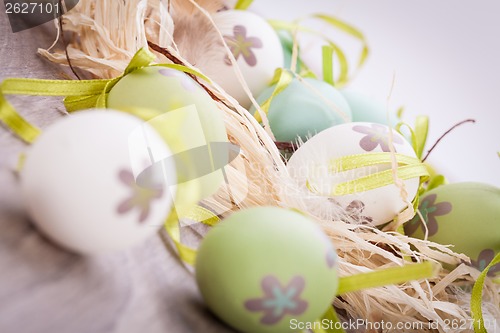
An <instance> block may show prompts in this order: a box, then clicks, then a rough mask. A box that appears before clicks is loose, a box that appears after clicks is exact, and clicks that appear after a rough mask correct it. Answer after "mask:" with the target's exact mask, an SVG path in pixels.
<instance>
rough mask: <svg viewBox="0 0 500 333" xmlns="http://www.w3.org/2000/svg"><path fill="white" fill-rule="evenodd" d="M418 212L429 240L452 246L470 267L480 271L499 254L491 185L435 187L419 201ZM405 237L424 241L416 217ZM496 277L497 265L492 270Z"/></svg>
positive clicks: (496, 202) (498, 199)
mask: <svg viewBox="0 0 500 333" xmlns="http://www.w3.org/2000/svg"><path fill="white" fill-rule="evenodd" d="M419 210H420V212H421V214H422V216H423V217H424V219H425V221H426V225H427V228H428V232H429V238H428V239H429V240H431V241H433V242H436V243H439V244H443V245H454V246H453V247H452V248H451V249H452V250H453V251H455V252H458V253H464V254H466V255H467V256H469V257H470V258H471V260H472V265H473V266H475V267H477V268H479V269H480V270H483V269H484V268H485V267H486V266H487V265H488V264H489V263H490V262H491V260H492V259H493V256H494V255H496V254H497V253H499V252H500V189H499V188H497V187H494V186H491V185H487V184H482V183H474V182H465V183H453V184H447V185H442V186H439V187H437V188H435V189H432V190H430V191H429V192H427V193H425V194H424V195H423V196H422V197H421V198H420V204H419ZM405 233H406V234H407V235H409V236H412V237H415V238H420V239H423V238H424V226H423V224H422V222H421V219H420V217H419V216H418V215H416V216H415V218H414V219H413V220H411V221H409V222H407V223H406V224H405ZM491 272H492V273H496V274H498V273H500V265H496V266H495V269H492V271H491Z"/></svg>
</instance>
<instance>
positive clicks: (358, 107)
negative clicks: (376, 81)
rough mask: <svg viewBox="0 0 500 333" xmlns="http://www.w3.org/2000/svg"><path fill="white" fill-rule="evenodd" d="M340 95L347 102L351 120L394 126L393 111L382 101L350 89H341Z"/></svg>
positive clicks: (395, 119) (395, 120)
mask: <svg viewBox="0 0 500 333" xmlns="http://www.w3.org/2000/svg"><path fill="white" fill-rule="evenodd" d="M342 95H343V96H344V98H345V99H346V100H347V103H349V106H350V107H351V112H352V121H356V122H357V121H360V122H362V121H365V122H370V123H378V124H383V125H388V124H389V125H391V126H394V125H395V124H396V122H397V118H396V115H395V114H394V112H391V111H387V110H388V108H387V105H385V104H384V103H383V102H381V101H379V100H377V99H375V98H371V97H369V96H366V95H364V94H362V93H359V92H356V91H352V90H342Z"/></svg>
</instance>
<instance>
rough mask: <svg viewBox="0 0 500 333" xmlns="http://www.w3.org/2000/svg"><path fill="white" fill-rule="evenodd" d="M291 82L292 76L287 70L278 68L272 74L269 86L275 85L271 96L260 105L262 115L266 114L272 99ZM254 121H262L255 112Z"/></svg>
mask: <svg viewBox="0 0 500 333" xmlns="http://www.w3.org/2000/svg"><path fill="white" fill-rule="evenodd" d="M292 81H293V74H292V73H291V72H290V71H289V70H287V69H284V68H278V69H276V71H275V73H274V78H273V80H272V81H271V85H276V86H275V87H274V90H273V92H272V94H271V96H269V98H268V99H267V100H265V101H264V103H262V105H261V106H260V108H261V109H262V111H263V112H264V114H266V115H267V114H268V112H269V108H270V107H271V102H272V101H273V99H274V98H275V97H276V96H277V95H279V94H280V93H282V92H283V90H285V89H286V87H288V85H289V84H290V83H291V82H292ZM254 116H255V119H256V120H257V121H259V122H260V121H262V118H261V116H260V113H259V112H258V111H256V112H255V115H254Z"/></svg>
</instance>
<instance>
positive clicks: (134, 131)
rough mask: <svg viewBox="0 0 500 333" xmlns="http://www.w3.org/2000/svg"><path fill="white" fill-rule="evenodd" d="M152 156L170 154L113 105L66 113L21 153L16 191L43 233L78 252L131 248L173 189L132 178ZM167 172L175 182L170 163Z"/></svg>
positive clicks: (158, 219)
mask: <svg viewBox="0 0 500 333" xmlns="http://www.w3.org/2000/svg"><path fill="white" fill-rule="evenodd" d="M146 138H147V139H146ZM148 147H149V149H148ZM148 150H149V151H148ZM149 154H151V155H152V156H153V158H157V159H162V158H165V157H166V156H169V155H170V154H171V152H170V150H169V148H168V147H167V145H166V144H165V142H164V141H163V140H162V139H161V137H160V136H159V135H158V134H157V132H156V131H154V130H153V129H152V128H150V127H148V126H145V125H144V124H143V122H142V121H141V120H140V119H138V118H136V117H133V116H130V115H127V114H124V113H123V112H119V111H112V110H89V111H83V112H79V113H77V114H74V115H71V116H67V117H65V118H63V119H61V120H59V121H57V122H56V123H54V124H53V125H51V126H50V127H48V128H47V129H46V130H45V131H44V132H43V133H42V134H41V135H40V137H39V138H38V139H37V141H36V142H35V143H34V144H33V146H32V147H31V149H30V150H29V151H28V153H27V155H26V161H25V164H24V168H23V170H22V174H21V189H22V193H23V196H24V198H25V202H26V207H27V209H28V212H29V214H30V216H31V217H32V219H33V221H34V222H35V224H36V226H37V227H38V228H39V230H41V231H42V232H43V233H44V234H45V235H47V236H48V237H49V238H51V239H52V240H54V241H55V242H57V243H59V244H60V245H62V246H64V247H66V248H68V249H70V250H73V251H76V252H79V253H82V254H100V253H105V252H110V251H116V250H122V249H126V248H128V247H130V246H133V245H135V244H137V243H139V242H141V241H143V240H144V239H146V238H148V237H150V236H152V235H154V234H155V233H156V232H157V230H158V229H159V228H160V227H161V226H162V224H163V223H164V221H165V218H166V217H167V216H168V214H169V212H170V210H171V206H172V195H173V194H174V193H175V188H166V185H165V184H166V182H165V183H164V182H162V183H158V184H157V186H155V187H154V188H153V187H150V188H142V187H140V186H139V185H137V184H136V183H135V180H134V178H135V177H136V176H137V174H139V173H140V172H141V171H142V170H144V168H146V167H147V166H148V165H149V164H150V163H151V160H150V157H149ZM164 176H165V177H167V178H168V179H175V177H176V172H175V165H173V164H169V165H167V164H165V174H164Z"/></svg>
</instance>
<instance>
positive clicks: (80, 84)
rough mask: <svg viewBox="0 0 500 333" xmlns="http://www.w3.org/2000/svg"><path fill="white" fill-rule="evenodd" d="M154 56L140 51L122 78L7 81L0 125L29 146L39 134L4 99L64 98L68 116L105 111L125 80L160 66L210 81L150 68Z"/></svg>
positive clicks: (0, 97)
mask: <svg viewBox="0 0 500 333" xmlns="http://www.w3.org/2000/svg"><path fill="white" fill-rule="evenodd" d="M155 58H156V57H155V55H154V54H153V53H151V52H150V51H149V50H148V49H146V48H141V49H140V50H139V51H137V52H136V54H135V55H134V56H133V57H132V59H131V60H130V63H129V64H128V66H127V68H126V69H125V71H124V72H123V74H122V75H120V76H119V77H116V78H113V79H105V80H41V79H26V78H9V79H5V80H4V81H3V82H2V83H1V84H0V121H1V122H3V123H4V124H5V125H6V126H7V127H8V128H9V129H10V130H11V131H12V132H13V133H14V134H16V135H17V136H18V137H20V138H21V139H22V140H23V141H25V142H27V143H32V142H33V141H34V140H35V139H36V137H37V136H38V135H39V134H40V130H39V129H38V128H37V127H35V126H34V125H32V124H30V123H29V122H28V121H26V120H25V119H24V118H23V117H22V116H21V115H20V114H19V113H18V112H16V111H15V110H14V108H13V107H12V106H11V105H10V104H9V102H8V101H7V100H6V99H5V97H4V94H5V95H31V96H64V97H65V99H64V105H65V107H66V110H67V111H68V112H74V111H78V110H84V109H89V108H94V107H97V108H105V107H106V100H107V96H108V93H109V91H110V90H111V89H112V88H113V87H114V86H115V85H116V84H117V83H118V81H120V80H121V79H122V78H123V77H124V76H126V75H128V74H130V73H131V72H133V71H135V70H137V69H140V68H143V67H147V66H161V67H168V68H172V69H176V70H180V71H183V72H185V73H188V74H192V75H195V76H197V77H199V78H201V79H202V80H204V81H206V82H210V80H209V79H208V78H207V77H206V76H204V75H203V74H201V73H199V72H197V71H195V70H193V69H191V68H188V67H186V66H183V65H178V64H156V65H151V62H152V61H153V60H154V59H155Z"/></svg>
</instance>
